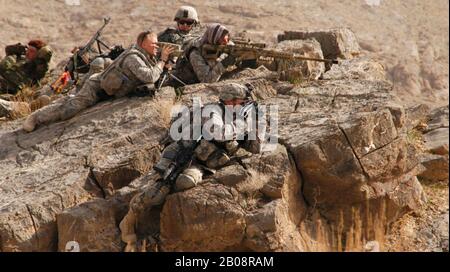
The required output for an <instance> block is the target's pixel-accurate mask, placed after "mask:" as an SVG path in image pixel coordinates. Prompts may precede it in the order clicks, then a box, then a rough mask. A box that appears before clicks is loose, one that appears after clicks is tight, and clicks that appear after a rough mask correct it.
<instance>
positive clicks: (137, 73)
mask: <svg viewBox="0 0 450 272" xmlns="http://www.w3.org/2000/svg"><path fill="white" fill-rule="evenodd" d="M157 63H158V62H157V60H156V58H154V57H152V56H150V55H149V54H148V53H147V52H145V50H144V49H142V48H141V47H139V46H137V45H133V46H132V47H131V48H129V49H128V50H127V51H125V52H124V53H122V54H121V55H120V57H118V58H117V59H116V60H114V62H113V63H112V64H111V65H110V66H109V67H108V69H106V70H105V71H104V72H103V73H102V75H106V73H108V72H109V71H110V70H111V69H120V71H121V74H123V75H124V76H125V77H126V79H127V80H126V83H125V86H124V87H123V88H122V89H121V90H120V92H119V93H115V94H114V95H115V96H123V95H126V94H127V93H129V92H131V91H133V90H134V89H135V88H136V87H137V86H139V85H142V84H152V83H155V82H156V81H157V80H158V79H159V77H160V76H161V73H162V72H163V71H162V69H161V68H160V67H159V66H157V65H156V64H157ZM110 95H112V94H110Z"/></svg>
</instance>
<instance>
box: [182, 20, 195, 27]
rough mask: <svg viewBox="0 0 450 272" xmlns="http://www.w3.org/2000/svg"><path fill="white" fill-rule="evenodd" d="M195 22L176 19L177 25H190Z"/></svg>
mask: <svg viewBox="0 0 450 272" xmlns="http://www.w3.org/2000/svg"><path fill="white" fill-rule="evenodd" d="M194 23H195V22H194V21H178V24H179V25H187V26H191V25H193V24H194Z"/></svg>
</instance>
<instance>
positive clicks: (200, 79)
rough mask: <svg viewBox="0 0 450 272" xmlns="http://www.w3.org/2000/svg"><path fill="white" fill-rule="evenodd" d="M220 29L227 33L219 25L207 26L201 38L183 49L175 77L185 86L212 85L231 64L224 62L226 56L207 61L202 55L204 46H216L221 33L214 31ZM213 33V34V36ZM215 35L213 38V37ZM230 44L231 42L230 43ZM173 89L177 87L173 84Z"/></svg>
mask: <svg viewBox="0 0 450 272" xmlns="http://www.w3.org/2000/svg"><path fill="white" fill-rule="evenodd" d="M217 26H218V27H222V28H221V29H222V31H227V33H228V30H226V28H225V27H223V26H221V25H219V24H213V25H209V26H208V27H207V29H206V31H205V33H204V34H203V36H202V37H200V38H197V39H196V40H193V41H191V42H190V43H189V44H187V45H186V46H185V48H184V55H183V57H182V58H181V59H180V60H179V61H178V62H177V65H176V72H175V73H174V74H175V76H176V77H177V78H179V79H181V81H183V82H184V83H186V84H195V83H213V82H217V81H219V80H220V78H221V76H222V75H223V74H224V73H225V72H226V68H227V66H229V65H231V64H232V63H228V61H225V59H227V58H231V57H232V56H228V55H227V54H222V55H221V56H219V58H217V59H209V58H206V57H205V56H204V55H203V50H202V47H203V45H204V44H217V42H218V39H219V36H220V35H219V34H220V33H221V32H217V31H214V30H215V28H216V27H217ZM213 33H214V34H213ZM214 35H216V36H215V37H213V36H214ZM230 43H231V42H230ZM173 83H175V84H173V86H174V87H178V86H179V85H178V84H177V83H176V82H173Z"/></svg>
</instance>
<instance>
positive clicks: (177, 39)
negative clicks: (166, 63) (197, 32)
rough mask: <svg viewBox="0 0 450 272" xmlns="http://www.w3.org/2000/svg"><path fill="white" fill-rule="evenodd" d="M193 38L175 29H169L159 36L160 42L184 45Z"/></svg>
mask: <svg viewBox="0 0 450 272" xmlns="http://www.w3.org/2000/svg"><path fill="white" fill-rule="evenodd" d="M192 38H193V36H192V35H191V34H190V32H189V33H183V32H181V31H180V30H178V29H176V28H174V27H168V28H167V29H166V30H164V31H163V32H161V33H159V34H158V42H167V43H174V44H179V45H183V44H184V43H185V42H186V41H188V40H189V39H192Z"/></svg>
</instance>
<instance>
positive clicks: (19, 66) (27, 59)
mask: <svg viewBox="0 0 450 272" xmlns="http://www.w3.org/2000/svg"><path fill="white" fill-rule="evenodd" d="M5 52H6V57H5V58H4V59H3V60H1V61H0V93H2V92H4V93H12V94H15V93H16V92H17V91H18V90H20V89H21V88H23V87H24V86H29V85H34V84H39V81H40V80H41V79H42V78H43V77H44V76H45V74H46V73H47V71H48V68H49V63H50V60H51V57H52V50H51V49H50V47H49V46H48V45H47V44H46V43H45V42H44V41H41V40H31V41H30V42H29V43H28V45H26V46H25V45H22V44H20V43H18V44H15V45H9V46H7V47H6V48H5Z"/></svg>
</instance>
